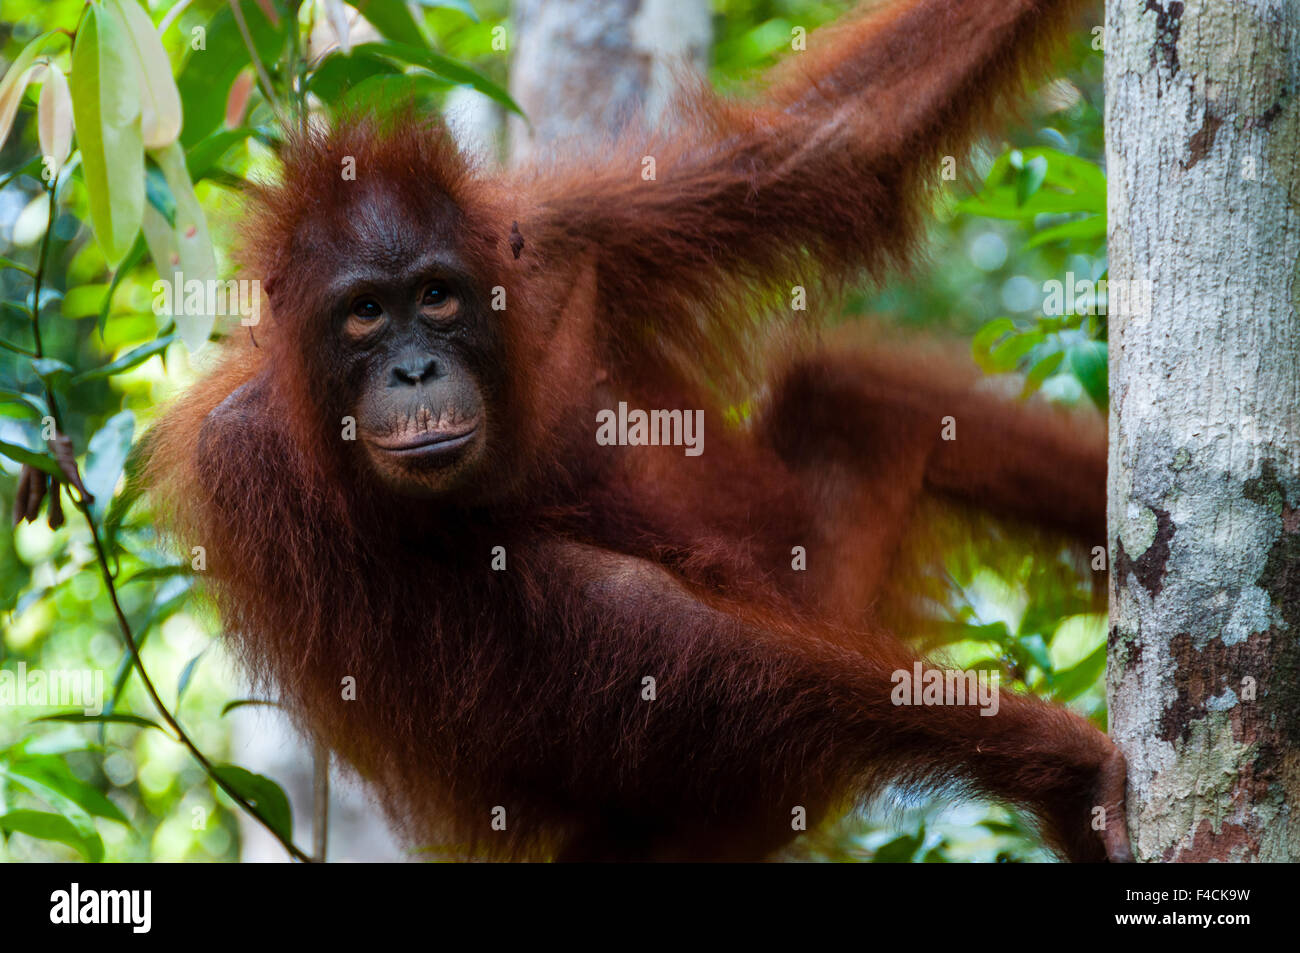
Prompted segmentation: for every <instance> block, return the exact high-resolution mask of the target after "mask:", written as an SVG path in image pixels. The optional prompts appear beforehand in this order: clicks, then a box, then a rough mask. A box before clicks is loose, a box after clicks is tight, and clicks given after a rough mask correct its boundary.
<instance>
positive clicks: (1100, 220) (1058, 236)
mask: <svg viewBox="0 0 1300 953" xmlns="http://www.w3.org/2000/svg"><path fill="white" fill-rule="evenodd" d="M1105 237H1106V216H1105V215H1090V216H1088V217H1087V218H1081V219H1077V220H1075V221H1073V222H1062V223H1061V224H1059V225H1053V226H1051V227H1050V228H1044V229H1043V230H1042V231H1040V232H1039V233H1038V234H1036V235H1035V236H1034V237H1033V238H1031V239H1030V240H1029V241H1027V242H1025V248H1027V249H1028V248H1037V247H1038V246H1040V245H1046V244H1048V243H1049V242H1062V241H1070V240H1078V241H1092V240H1094V239H1101V238H1105Z"/></svg>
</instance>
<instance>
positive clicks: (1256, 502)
mask: <svg viewBox="0 0 1300 953" xmlns="http://www.w3.org/2000/svg"><path fill="white" fill-rule="evenodd" d="M1106 13H1107V17H1106V19H1107V23H1106V135H1107V143H1106V158H1107V171H1108V175H1109V179H1110V199H1109V212H1110V279H1111V283H1112V287H1111V313H1110V348H1111V351H1110V354H1111V365H1110V373H1111V416H1110V424H1111V431H1110V433H1111V436H1110V486H1109V492H1110V531H1111V607H1110V614H1111V630H1110V676H1109V695H1110V719H1111V733H1112V735H1113V736H1114V737H1115V739H1116V740H1117V742H1118V743H1119V745H1120V747H1121V748H1123V750H1124V752H1125V754H1126V755H1127V757H1128V761H1129V775H1128V777H1129V786H1128V798H1129V800H1128V804H1129V808H1128V820H1129V827H1130V830H1131V832H1132V835H1133V844H1134V850H1135V854H1136V856H1137V857H1138V858H1139V859H1142V860H1165V861H1204V860H1220V861H1242V860H1260V861H1284V860H1291V861H1294V860H1300V463H1298V459H1300V440H1298V437H1300V315H1297V294H1298V293H1300V284H1298V283H1297V266H1298V264H1300V5H1298V4H1297V3H1296V2H1295V0H1242V2H1227V0H1187V2H1185V3H1183V2H1177V0H1108V3H1107V11H1106ZM1116 282H1128V283H1131V284H1124V285H1123V286H1122V289H1121V290H1125V291H1129V292H1135V293H1131V294H1129V295H1128V296H1127V297H1128V301H1127V302H1123V301H1120V302H1118V303H1117V300H1116V299H1117V295H1116V288H1115V284H1116ZM1147 290H1149V291H1150V293H1151V297H1150V300H1149V301H1144V300H1143V298H1144V295H1143V292H1144V291H1147Z"/></svg>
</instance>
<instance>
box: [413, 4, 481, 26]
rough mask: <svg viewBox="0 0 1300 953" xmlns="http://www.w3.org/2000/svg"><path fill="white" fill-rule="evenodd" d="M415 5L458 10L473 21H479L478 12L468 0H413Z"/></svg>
mask: <svg viewBox="0 0 1300 953" xmlns="http://www.w3.org/2000/svg"><path fill="white" fill-rule="evenodd" d="M415 5H416V6H419V7H429V8H430V9H445V10H458V11H460V12H461V13H463V14H465V16H467V17H469V18H470V19H471V20H473V21H474V22H475V23H478V22H479V20H478V14H477V13H475V12H474V8H473V7H472V6H470V5H469V0H415Z"/></svg>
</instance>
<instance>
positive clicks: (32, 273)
mask: <svg viewBox="0 0 1300 953" xmlns="http://www.w3.org/2000/svg"><path fill="white" fill-rule="evenodd" d="M0 268H12V269H13V270H14V271H21V272H22V273H23V274H25V275H27V276H28V277H29V278H35V277H36V270H35V269H33V268H28V267H27V266H26V265H23V264H19V263H18V262H16V261H13V260H12V259H9V258H0Z"/></svg>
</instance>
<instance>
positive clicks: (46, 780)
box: [5, 756, 131, 829]
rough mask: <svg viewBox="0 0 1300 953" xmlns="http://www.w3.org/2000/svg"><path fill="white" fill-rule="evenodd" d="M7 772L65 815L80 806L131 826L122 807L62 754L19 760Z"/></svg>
mask: <svg viewBox="0 0 1300 953" xmlns="http://www.w3.org/2000/svg"><path fill="white" fill-rule="evenodd" d="M5 773H6V774H8V775H9V777H10V778H12V779H14V780H15V781H16V782H17V783H19V784H21V785H22V786H23V787H25V788H27V790H28V791H30V792H31V793H32V794H35V795H36V796H37V797H39V798H43V799H44V800H46V801H48V802H49V804H50V806H51V807H53V808H54V809H55V810H57V811H59V812H60V813H61V814H63V815H64V816H67V815H68V814H69V812H70V811H75V810H80V811H84V812H85V813H86V814H87V815H90V816H93V817H106V818H108V819H109V820H111V821H117V822H118V823H119V824H125V825H126V826H127V827H130V826H131V822H130V821H129V820H127V817H126V815H125V814H123V813H122V810H121V808H119V807H118V806H117V805H116V804H114V803H113V802H112V801H110V800H109V799H108V798H107V797H105V796H104V793H103V792H102V791H100V790H99V789H98V788H96V787H93V786H91V785H89V784H87V783H86V782H85V781H83V780H81V779H80V778H79V777H77V776H76V775H75V774H73V773H72V772H71V771H70V770H69V769H68V766H67V765H66V764H65V763H64V762H63V761H62V760H61V759H59V758H55V757H50V756H44V757H37V758H32V759H30V760H27V761H19V762H16V763H14V764H11V765H10V766H9V767H8V768H7V769H5ZM92 829H93V828H92Z"/></svg>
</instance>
